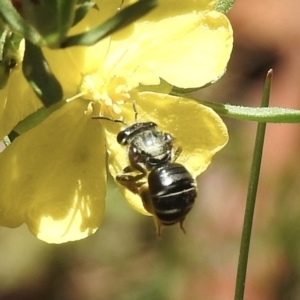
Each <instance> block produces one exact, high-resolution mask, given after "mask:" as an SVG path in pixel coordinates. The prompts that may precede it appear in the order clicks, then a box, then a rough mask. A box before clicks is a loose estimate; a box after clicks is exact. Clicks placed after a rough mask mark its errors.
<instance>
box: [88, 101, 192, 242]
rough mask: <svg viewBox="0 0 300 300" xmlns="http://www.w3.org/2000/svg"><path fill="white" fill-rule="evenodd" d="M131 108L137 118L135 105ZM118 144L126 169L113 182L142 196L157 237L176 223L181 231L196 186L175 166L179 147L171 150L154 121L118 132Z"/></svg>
mask: <svg viewBox="0 0 300 300" xmlns="http://www.w3.org/2000/svg"><path fill="white" fill-rule="evenodd" d="M133 108H134V112H135V119H136V117H137V111H136V108H135V104H134V105H133ZM93 118H100V119H107V120H111V121H114V122H121V123H123V124H125V123H124V122H123V121H120V120H113V119H109V118H105V117H93ZM125 125H126V124H125ZM117 142H118V143H119V144H120V145H123V146H126V147H127V156H128V160H129V166H127V167H125V168H124V170H123V173H122V174H119V175H117V176H116V181H117V182H119V183H120V184H121V185H123V186H125V187H126V188H127V189H128V190H130V191H131V192H132V193H134V194H138V195H139V196H140V197H141V199H142V201H143V205H144V207H145V209H146V210H147V211H148V212H149V213H151V214H153V215H154V220H155V224H156V228H157V234H158V236H160V234H161V227H162V226H169V225H173V224H175V223H179V224H180V228H181V229H182V230H183V231H184V228H183V225H182V224H183V221H184V219H185V217H186V215H187V213H188V212H189V211H190V210H191V208H192V207H193V204H194V202H195V199H196V196H197V185H196V182H195V180H194V179H193V178H192V175H191V174H190V173H189V171H188V170H187V169H186V168H185V167H184V166H183V165H181V164H179V163H175V160H176V158H177V157H178V156H179V155H180V152H181V148H178V149H177V150H176V151H174V149H173V137H172V136H171V135H170V134H168V133H165V132H162V131H160V130H158V128H157V125H156V124H155V123H154V122H135V123H134V124H133V125H131V126H128V127H127V128H126V129H124V130H122V131H120V132H119V133H118V135H117ZM133 172H135V173H137V174H136V175H132V173H133Z"/></svg>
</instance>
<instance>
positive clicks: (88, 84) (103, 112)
mask: <svg viewBox="0 0 300 300" xmlns="http://www.w3.org/2000/svg"><path fill="white" fill-rule="evenodd" d="M132 90H133V87H132V86H131V85H130V84H129V83H128V80H126V79H125V77H122V76H113V77H107V78H105V77H103V76H102V75H101V74H99V73H92V74H88V75H85V76H84V77H83V80H82V84H81V87H80V94H81V95H82V98H83V99H86V100H90V103H89V105H88V109H87V112H86V113H91V112H92V111H93V108H94V105H95V104H98V105H99V107H100V110H99V115H100V116H106V117H111V118H114V119H120V118H122V115H121V114H122V109H121V106H122V105H123V104H124V103H125V102H126V101H128V100H130V99H131V92H132Z"/></svg>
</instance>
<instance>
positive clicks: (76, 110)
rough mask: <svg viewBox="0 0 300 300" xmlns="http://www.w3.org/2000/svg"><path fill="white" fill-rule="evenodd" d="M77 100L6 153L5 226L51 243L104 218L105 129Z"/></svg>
mask: <svg viewBox="0 0 300 300" xmlns="http://www.w3.org/2000/svg"><path fill="white" fill-rule="evenodd" d="M85 108H86V103H85V102H82V101H81V100H75V101H72V102H70V103H68V104H67V105H65V106H64V107H63V108H61V109H60V110H58V111H56V112H55V113H53V114H52V115H51V116H49V117H48V118H47V119H46V120H45V121H44V122H42V123H41V124H40V125H39V126H37V127H35V128H34V129H32V130H30V131H28V132H26V133H25V134H23V135H22V136H20V137H18V138H17V139H16V140H15V141H14V142H13V143H12V144H11V145H10V146H9V147H8V148H7V149H5V150H4V152H3V153H1V154H0V170H1V173H0V176H1V177H0V190H1V193H0V225H2V226H7V227H16V226H19V225H21V224H22V223H23V222H25V223H26V224H27V226H28V228H29V230H30V231H31V232H32V233H33V234H34V235H36V236H37V237H38V238H39V239H41V240H43V241H46V242H48V243H63V242H67V241H73V240H78V239H82V238H84V237H87V236H89V235H91V234H92V233H94V232H95V231H96V230H97V228H98V227H99V224H100V222H101V220H102V218H103V213H104V206H105V204H104V198H105V193H106V172H105V165H106V162H105V153H106V152H105V145H104V140H105V139H104V132H103V129H102V127H101V126H99V123H98V122H96V121H94V120H91V119H90V118H89V117H87V116H85V115H84V113H83V111H84V109H85Z"/></svg>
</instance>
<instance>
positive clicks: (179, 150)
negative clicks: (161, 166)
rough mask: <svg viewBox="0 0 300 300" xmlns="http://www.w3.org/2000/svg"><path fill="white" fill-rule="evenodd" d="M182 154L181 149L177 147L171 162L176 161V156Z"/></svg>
mask: <svg viewBox="0 0 300 300" xmlns="http://www.w3.org/2000/svg"><path fill="white" fill-rule="evenodd" d="M181 152H182V147H178V148H177V149H176V151H175V153H174V158H173V161H174V162H175V161H176V159H177V158H178V156H179V155H180V154H181Z"/></svg>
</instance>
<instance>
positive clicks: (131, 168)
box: [123, 166, 135, 173]
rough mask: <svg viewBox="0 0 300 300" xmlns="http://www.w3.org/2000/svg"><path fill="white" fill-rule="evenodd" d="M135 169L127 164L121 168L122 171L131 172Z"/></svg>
mask: <svg viewBox="0 0 300 300" xmlns="http://www.w3.org/2000/svg"><path fill="white" fill-rule="evenodd" d="M133 171H135V170H134V168H133V167H132V166H127V167H126V168H124V169H123V173H131V172H133Z"/></svg>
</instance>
